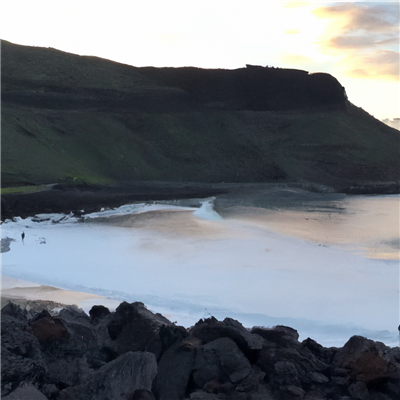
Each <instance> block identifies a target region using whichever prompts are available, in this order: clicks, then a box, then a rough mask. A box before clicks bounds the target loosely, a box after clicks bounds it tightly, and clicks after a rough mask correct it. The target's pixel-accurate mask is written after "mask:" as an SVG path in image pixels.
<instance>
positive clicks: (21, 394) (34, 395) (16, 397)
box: [1, 384, 48, 400]
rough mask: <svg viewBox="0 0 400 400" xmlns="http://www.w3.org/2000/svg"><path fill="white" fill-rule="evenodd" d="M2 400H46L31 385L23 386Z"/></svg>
mask: <svg viewBox="0 0 400 400" xmlns="http://www.w3.org/2000/svg"><path fill="white" fill-rule="evenodd" d="M1 398H2V399H3V400H48V399H47V397H46V396H45V395H44V394H43V393H42V392H41V391H40V390H39V389H37V388H36V387H35V386H33V385H30V384H28V385H23V386H21V387H18V388H17V389H15V390H14V391H13V392H12V393H11V394H9V395H8V396H5V397H3V396H2V397H1Z"/></svg>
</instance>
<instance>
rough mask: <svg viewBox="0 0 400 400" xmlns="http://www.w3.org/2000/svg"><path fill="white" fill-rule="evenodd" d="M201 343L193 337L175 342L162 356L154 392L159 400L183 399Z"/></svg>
mask: <svg viewBox="0 0 400 400" xmlns="http://www.w3.org/2000/svg"><path fill="white" fill-rule="evenodd" d="M200 344H201V341H200V340H199V339H197V338H195V337H193V336H188V337H186V338H184V339H181V340H178V341H176V342H175V343H174V344H173V345H172V346H171V347H169V349H168V350H167V351H166V352H165V353H164V354H163V355H162V357H161V359H160V362H159V364H158V374H157V377H156V379H155V383H154V392H155V394H156V395H157V399H159V400H170V399H175V400H179V399H183V398H184V396H185V394H186V391H187V387H188V383H189V378H190V374H191V372H192V368H193V364H194V359H195V354H196V349H197V348H198V347H199V346H200Z"/></svg>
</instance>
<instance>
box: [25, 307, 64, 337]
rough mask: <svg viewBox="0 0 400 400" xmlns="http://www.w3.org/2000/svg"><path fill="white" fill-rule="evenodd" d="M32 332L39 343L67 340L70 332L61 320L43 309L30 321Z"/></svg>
mask: <svg viewBox="0 0 400 400" xmlns="http://www.w3.org/2000/svg"><path fill="white" fill-rule="evenodd" d="M30 325H31V328H32V333H33V334H34V335H35V336H36V337H37V338H38V340H39V342H40V343H43V344H44V343H51V342H56V341H64V340H68V339H69V337H70V334H69V332H68V330H67V328H66V327H65V325H64V324H63V322H62V321H61V320H60V319H59V318H56V317H52V316H51V315H50V314H49V313H48V312H47V311H43V312H42V313H40V314H38V315H37V316H36V317H35V318H33V319H32V320H31V321H30Z"/></svg>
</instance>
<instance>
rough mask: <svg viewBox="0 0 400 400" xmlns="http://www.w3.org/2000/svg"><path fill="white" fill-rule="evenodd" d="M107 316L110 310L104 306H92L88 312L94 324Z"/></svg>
mask: <svg viewBox="0 0 400 400" xmlns="http://www.w3.org/2000/svg"><path fill="white" fill-rule="evenodd" d="M109 314H111V313H110V310H109V309H108V308H107V307H104V306H93V307H92V308H91V309H90V311H89V315H90V319H91V320H92V321H93V322H94V323H96V322H97V321H99V320H100V319H102V318H104V317H106V316H107V315H109Z"/></svg>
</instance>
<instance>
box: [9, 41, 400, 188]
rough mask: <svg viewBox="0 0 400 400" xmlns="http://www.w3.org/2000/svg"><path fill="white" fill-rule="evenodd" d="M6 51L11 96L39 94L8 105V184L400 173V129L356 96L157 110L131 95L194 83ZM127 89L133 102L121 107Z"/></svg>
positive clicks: (361, 177)
mask: <svg viewBox="0 0 400 400" xmlns="http://www.w3.org/2000/svg"><path fill="white" fill-rule="evenodd" d="M2 50H3V58H2V68H3V73H4V76H3V77H2V81H3V91H4V93H6V94H7V93H11V94H12V93H13V92H16V93H18V94H21V93H22V95H23V96H26V98H27V99H28V102H27V103H26V104H25V103H24V102H22V103H18V102H17V103H16V102H15V101H14V102H12V101H11V102H10V101H7V98H6V101H3V103H2V186H10V185H18V184H21V183H28V184H42V183H52V182H62V181H65V180H75V181H85V182H88V183H103V184H106V183H109V182H112V181H121V180H172V181H174V180H176V181H204V182H207V181H211V182H220V181H225V182H235V181H236V182H260V181H264V182H265V181H271V180H287V181H311V182H317V183H323V184H327V185H333V186H336V187H340V186H345V185H348V184H352V183H353V182H366V181H373V182H380V181H394V180H398V176H399V159H398V154H399V133H398V131H396V130H394V129H391V128H389V127H387V126H386V125H384V124H383V123H380V122H379V121H377V120H375V119H374V118H372V117H371V116H369V115H368V114H367V113H365V112H364V111H362V110H361V109H358V108H357V107H355V106H353V105H351V104H349V105H348V108H347V110H345V109H343V110H331V111H315V110H314V111H302V112H299V111H285V112H283V111H280V112H278V111H218V110H207V109H205V108H194V109H193V108H192V110H191V111H188V110H186V111H185V110H182V111H180V112H171V111H168V110H167V111H163V110H162V109H161V110H158V111H157V110H154V109H153V110H151V112H148V111H144V110H140V109H138V108H137V107H138V106H137V102H136V103H134V105H132V104H133V103H130V102H129V101H130V100H129V99H130V98H132V96H133V98H137V97H138V96H140V95H142V94H143V93H144V94H145V95H146V96H149V98H152V97H154V96H160V97H161V96H162V95H164V94H165V93H167V94H168V96H170V97H169V98H170V99H172V100H176V101H178V103H179V101H181V100H180V99H181V97H179V96H181V94H182V93H181V92H182V91H181V90H177V89H176V88H168V87H165V86H160V85H159V84H158V83H157V81H154V80H151V79H150V78H149V77H146V76H145V75H144V74H143V73H141V72H140V69H137V68H133V67H129V66H125V65H120V64H117V63H112V62H110V61H107V60H101V59H98V58H93V57H79V56H75V55H71V54H66V53H62V52H59V51H56V50H48V49H31V48H24V47H23V46H14V45H9V44H7V43H6V46H5V47H4V44H3V49H2ZM4 54H6V55H7V57H5V56H4ZM35 71H36V72H35ZM37 71H42V72H40V73H39V72H37ZM171 93H172V97H171ZM175 95H176V96H177V97H174V96H175ZM51 96H55V97H54V99H55V100H56V101H55V102H54V104H53V103H52V102H51V99H52V97H51ZM124 96H128V97H126V99H128V100H126V101H125V100H124V101H122V103H118V104H122V105H123V107H121V106H119V105H118V106H116V107H113V105H114V104H116V103H115V102H116V101H119V100H118V99H120V98H123V99H125V97H124ZM129 96H131V97H129ZM99 98H101V99H104V101H103V100H102V101H103V102H100V103H96V101H97V100H98V99H99ZM108 98H110V99H111V100H109V101H108V102H107V99H108ZM43 99H44V100H43ZM49 99H50V101H49ZM92 100H93V101H94V102H95V103H91V101H92ZM134 101H136V100H134ZM161 103H162V102H161ZM125 104H126V108H125V106H124V105H125ZM179 104H180V103H179ZM161 105H162V104H161ZM135 107H136V108H135ZM139 108H140V102H139ZM161 108H162V107H161Z"/></svg>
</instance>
